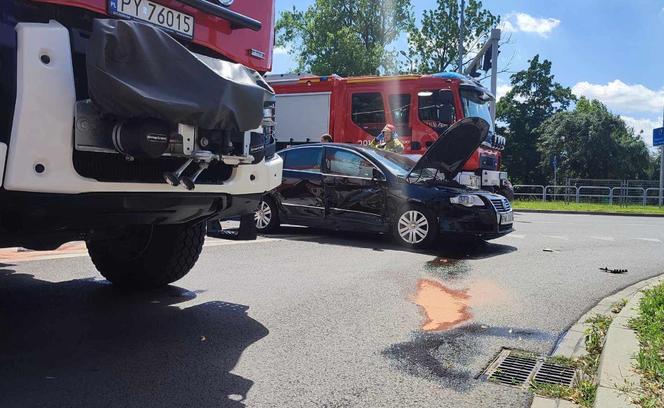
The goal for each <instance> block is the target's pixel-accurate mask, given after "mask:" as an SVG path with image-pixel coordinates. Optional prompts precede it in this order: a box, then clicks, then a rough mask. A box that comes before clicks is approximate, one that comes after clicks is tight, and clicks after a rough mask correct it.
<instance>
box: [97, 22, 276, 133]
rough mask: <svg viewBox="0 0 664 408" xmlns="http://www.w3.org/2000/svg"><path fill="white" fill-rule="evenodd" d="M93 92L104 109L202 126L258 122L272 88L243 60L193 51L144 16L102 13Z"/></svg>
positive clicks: (244, 127) (234, 126)
mask: <svg viewBox="0 0 664 408" xmlns="http://www.w3.org/2000/svg"><path fill="white" fill-rule="evenodd" d="M87 74H88V89H89V93H90V98H91V99H92V100H93V101H94V102H95V104H96V105H97V106H98V107H99V108H100V109H101V111H102V112H103V113H107V114H113V115H116V116H119V117H121V118H155V119H161V120H166V121H169V122H171V123H185V124H189V125H194V126H198V127H201V128H203V129H236V130H238V131H240V132H244V131H247V130H252V129H256V128H258V127H259V126H260V125H261V121H262V120H263V103H264V101H267V100H271V99H273V98H274V92H273V91H272V88H270V86H269V85H268V84H267V83H266V82H265V81H264V80H263V78H262V77H261V76H260V75H259V74H258V72H256V71H254V70H252V69H249V68H247V67H245V66H242V65H240V64H234V63H231V62H227V61H223V60H219V59H214V58H210V57H205V56H200V55H196V54H193V53H192V52H190V51H189V50H188V49H187V48H185V47H184V46H183V45H182V44H180V43H179V42H178V41H176V40H175V39H174V38H173V37H171V36H170V35H169V34H167V33H166V32H164V31H162V30H161V29H159V28H157V27H154V26H152V25H149V24H145V23H141V22H138V21H126V20H114V19H96V20H95V21H94V23H93V31H92V36H91V38H90V41H89V44H88V52H87Z"/></svg>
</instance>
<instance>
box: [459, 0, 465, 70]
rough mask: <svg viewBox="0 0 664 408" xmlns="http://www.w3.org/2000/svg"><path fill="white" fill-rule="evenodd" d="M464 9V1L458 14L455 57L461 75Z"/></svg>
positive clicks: (462, 0) (463, 0)
mask: <svg viewBox="0 0 664 408" xmlns="http://www.w3.org/2000/svg"><path fill="white" fill-rule="evenodd" d="M465 8H466V0H461V12H460V13H459V55H458V57H457V65H458V68H457V69H458V71H459V73H460V74H463V36H464V32H463V13H464V9H465Z"/></svg>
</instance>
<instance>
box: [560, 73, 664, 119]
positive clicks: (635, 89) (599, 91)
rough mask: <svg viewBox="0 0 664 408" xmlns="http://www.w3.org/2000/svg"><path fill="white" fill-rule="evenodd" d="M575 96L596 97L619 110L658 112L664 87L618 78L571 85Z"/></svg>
mask: <svg viewBox="0 0 664 408" xmlns="http://www.w3.org/2000/svg"><path fill="white" fill-rule="evenodd" d="M572 92H574V94H575V95H577V96H585V97H586V98H589V99H597V100H599V101H601V102H602V103H604V104H605V105H606V106H608V107H609V108H610V109H612V110H615V111H619V112H632V113H642V112H649V113H659V112H661V111H662V107H663V106H664V89H660V90H652V89H650V88H648V87H645V86H643V85H640V84H634V85H630V84H626V83H624V82H622V81H621V80H619V79H616V80H614V81H611V82H609V83H607V84H605V85H603V84H591V83H590V82H585V81H584V82H579V83H577V84H576V85H574V86H573V87H572Z"/></svg>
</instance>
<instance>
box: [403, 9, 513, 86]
mask: <svg viewBox="0 0 664 408" xmlns="http://www.w3.org/2000/svg"><path fill="white" fill-rule="evenodd" d="M459 14H460V7H459V2H458V0H437V7H435V8H433V9H430V10H425V11H424V12H423V13H422V23H421V26H420V27H416V26H415V25H411V26H410V28H409V30H408V46H409V50H408V60H409V61H408V63H407V64H406V67H405V68H406V70H407V71H412V72H420V73H435V72H443V71H447V70H449V69H450V68H453V69H454V70H457V68H458V63H457V58H458V55H459V48H458V42H459ZM499 22H500V17H499V16H495V15H493V14H492V13H491V12H490V11H488V10H484V9H483V8H482V2H481V1H478V0H469V1H468V4H467V5H466V7H465V9H464V24H463V32H464V50H465V53H464V59H465V58H467V56H468V53H471V52H474V51H477V50H478V49H479V47H481V46H482V44H483V43H484V41H486V40H487V38H488V36H489V34H490V33H491V29H492V28H494V27H495V26H496V25H497V24H498V23H499Z"/></svg>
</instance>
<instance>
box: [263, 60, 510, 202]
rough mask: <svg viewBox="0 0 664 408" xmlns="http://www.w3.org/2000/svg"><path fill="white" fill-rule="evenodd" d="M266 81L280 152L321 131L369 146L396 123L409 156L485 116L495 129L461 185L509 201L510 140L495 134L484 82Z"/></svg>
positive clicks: (453, 77)
mask: <svg viewBox="0 0 664 408" xmlns="http://www.w3.org/2000/svg"><path fill="white" fill-rule="evenodd" d="M266 78H267V80H268V82H269V83H270V85H271V86H272V87H273V88H274V90H275V92H276V94H277V103H276V125H275V137H276V139H277V148H283V147H286V146H292V145H296V144H300V143H307V142H318V141H319V138H320V136H321V134H323V133H329V134H330V135H332V137H333V139H334V141H335V142H337V143H354V144H364V145H367V144H369V142H370V141H371V140H372V139H373V138H374V137H375V136H376V135H378V134H379V133H380V132H381V130H382V129H383V127H384V126H385V124H386V123H391V124H393V125H394V126H395V127H396V132H397V135H398V137H399V139H400V141H401V142H402V143H403V145H404V149H405V150H404V153H405V154H422V153H424V152H425V151H426V149H427V148H428V147H429V146H431V145H432V144H433V142H434V141H435V140H436V139H437V138H438V137H439V135H441V134H442V133H443V132H444V131H445V130H446V129H447V128H448V127H449V126H450V125H452V124H453V123H455V122H457V121H459V120H461V119H463V118H465V117H471V116H475V117H480V118H482V119H485V120H486V121H487V122H489V123H490V124H491V130H490V132H489V135H488V137H487V139H486V141H485V142H484V143H483V145H482V146H481V147H479V148H478V149H477V150H476V151H475V153H474V154H473V155H472V156H471V158H470V159H469V160H468V161H467V162H466V164H465V165H464V167H463V172H461V173H460V174H459V175H458V176H457V181H459V182H460V183H461V184H464V185H467V186H470V187H476V188H480V187H481V188H483V189H487V190H492V191H497V192H500V193H501V194H504V195H506V196H507V197H510V196H511V194H510V192H511V185H510V184H509V181H507V173H505V172H501V171H500V164H501V163H500V161H501V160H500V159H501V151H502V150H503V149H504V147H505V138H504V137H502V136H498V135H496V134H495V131H494V124H493V120H492V117H491V113H490V111H489V105H490V103H491V102H492V101H493V100H494V96H493V95H492V94H491V93H490V92H489V91H488V90H487V89H485V88H484V87H482V86H481V85H480V84H479V82H476V81H474V80H472V79H469V78H468V77H466V76H464V75H461V74H457V73H439V74H433V75H401V76H385V77H376V76H367V77H353V78H342V77H339V76H337V75H330V76H315V75H311V74H284V75H268V76H267V77H266Z"/></svg>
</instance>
